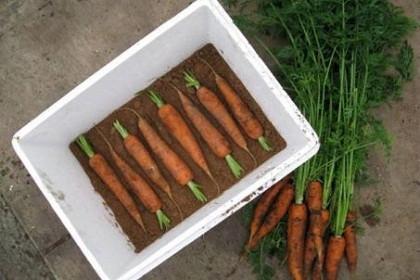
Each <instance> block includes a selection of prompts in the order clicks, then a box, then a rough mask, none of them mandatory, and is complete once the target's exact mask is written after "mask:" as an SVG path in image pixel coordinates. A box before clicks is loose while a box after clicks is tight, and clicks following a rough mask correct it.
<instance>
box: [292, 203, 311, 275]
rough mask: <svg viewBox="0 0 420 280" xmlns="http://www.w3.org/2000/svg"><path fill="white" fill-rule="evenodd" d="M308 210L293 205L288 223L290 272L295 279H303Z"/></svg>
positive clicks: (303, 206) (301, 206) (300, 205)
mask: <svg viewBox="0 0 420 280" xmlns="http://www.w3.org/2000/svg"><path fill="white" fill-rule="evenodd" d="M307 216H308V213H307V209H306V205H305V204H292V205H291V206H290V209H289V219H288V221H287V245H288V246H287V247H288V256H289V257H288V261H289V271H290V274H292V277H293V279H299V280H300V279H303V276H304V271H303V259H304V245H305V244H304V242H305V240H304V239H305V232H306V230H305V229H306V220H307Z"/></svg>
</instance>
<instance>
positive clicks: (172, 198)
mask: <svg viewBox="0 0 420 280" xmlns="http://www.w3.org/2000/svg"><path fill="white" fill-rule="evenodd" d="M168 197H169V199H170V200H171V201H172V203H173V204H174V205H175V207H176V209H177V210H178V213H179V216H180V218H181V221H182V220H184V214H182V211H181V208H180V207H179V205H178V203H177V202H176V201H175V199H174V197H173V196H172V193H169V194H168Z"/></svg>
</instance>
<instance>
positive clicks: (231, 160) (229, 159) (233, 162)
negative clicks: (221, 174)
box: [225, 154, 244, 179]
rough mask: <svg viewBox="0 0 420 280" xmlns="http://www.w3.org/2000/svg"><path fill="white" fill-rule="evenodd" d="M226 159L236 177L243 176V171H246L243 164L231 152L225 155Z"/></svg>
mask: <svg viewBox="0 0 420 280" xmlns="http://www.w3.org/2000/svg"><path fill="white" fill-rule="evenodd" d="M225 159H226V162H227V164H228V165H229V168H230V170H231V171H232V173H233V175H235V177H236V179H238V178H239V177H241V173H242V171H244V169H243V168H242V166H241V165H240V164H239V163H238V162H237V161H236V160H235V159H234V158H233V157H232V155H231V154H228V155H227V156H225Z"/></svg>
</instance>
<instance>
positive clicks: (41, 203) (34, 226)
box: [0, 0, 420, 280]
mask: <svg viewBox="0 0 420 280" xmlns="http://www.w3.org/2000/svg"><path fill="white" fill-rule="evenodd" d="M395 2H396V3H397V4H398V5H401V6H402V7H404V9H405V10H406V11H407V13H408V14H409V15H410V16H412V17H414V18H416V19H417V20H418V21H420V5H419V2H418V0H399V1H395ZM189 3H190V0H160V1H159V0H157V1H154V0H143V1H136V0H123V1H113V0H77V1H76V0H67V1H65V0H0V153H1V155H0V279H97V276H96V275H95V273H94V271H93V270H92V268H91V267H90V265H89V264H88V263H87V261H86V260H85V258H84V257H83V255H82V254H81V252H80V250H79V249H78V248H77V246H76V245H75V243H74V241H73V240H72V238H71V237H70V236H69V234H68V232H67V231H66V229H65V228H64V227H63V225H62V224H61V222H60V221H59V219H58V218H57V217H56V215H55V214H54V212H53V211H52V210H51V208H50V207H49V205H48V203H47V202H46V200H45V199H44V198H43V196H42V194H41V193H40V192H39V191H38V188H37V187H36V185H35V184H34V183H33V181H32V180H31V178H30V177H29V175H28V174H27V172H26V170H25V169H24V168H23V166H22V164H21V163H20V161H19V160H18V158H17V157H16V155H15V154H14V152H13V151H12V148H11V145H10V140H11V138H12V135H13V133H14V132H15V131H16V130H18V129H19V128H20V127H22V126H23V125H24V124H26V123H27V122H28V121H29V120H31V119H32V118H34V117H35V116H37V115H38V114H39V113H40V112H42V111H43V110H45V109H46V108H47V107H49V106H50V105H51V104H52V103H53V102H55V101H56V100H57V99H59V98H60V97H62V96H63V95H65V94H66V93H67V92H68V91H70V90H71V89H72V88H73V87H75V86H76V85H77V84H79V83H80V82H81V81H83V80H84V79H85V78H86V77H88V76H90V75H91V74H92V73H94V72H95V71H96V70H98V69H99V68H101V67H102V66H103V65H105V64H106V63H107V62H109V61H110V60H112V58H114V57H115V56H117V55H118V54H119V53H121V52H122V51H124V50H125V49H127V48H128V47H129V46H131V45H132V44H133V43H135V42H136V41H137V40H139V39H140V38H141V37H143V36H144V35H146V34H147V33H149V32H150V31H152V30H153V29H154V28H156V27H157V26H159V25H160V24H161V23H162V22H164V21H166V20H167V19H169V18H170V17H172V16H173V15H175V14H176V13H177V12H179V11H180V10H182V9H183V8H185V7H186V6H187V5H188V4H189ZM410 42H411V43H412V44H413V46H414V47H415V54H416V67H417V69H418V70H419V68H420V60H419V55H420V32H419V31H417V33H416V34H415V36H414V37H413V38H411V39H410ZM418 72H419V71H418ZM419 91H420V76H419V75H417V76H416V78H415V79H414V81H413V82H411V83H409V84H408V85H407V86H406V88H405V93H404V98H403V99H402V100H399V101H397V102H393V103H392V104H391V106H390V107H387V106H384V107H382V108H380V109H378V110H376V112H375V113H376V114H377V116H378V117H379V118H381V119H382V120H383V121H384V123H385V124H386V126H387V127H388V128H389V130H390V132H391V133H392V134H393V135H394V138H395V145H394V148H393V151H392V157H391V158H390V159H389V160H388V159H386V158H384V157H383V156H382V155H381V153H380V152H376V151H373V152H372V153H371V155H370V158H369V169H370V171H371V174H372V175H373V176H374V178H377V181H376V183H374V184H372V185H370V186H368V187H364V188H363V189H361V191H360V192H359V194H358V200H359V205H360V206H361V207H362V208H363V209H367V208H368V206H369V205H373V201H374V200H375V199H376V198H378V197H379V198H380V199H381V201H382V206H383V213H382V215H381V218H380V221H379V222H378V223H376V224H375V225H371V226H369V225H368V224H366V223H363V225H364V227H365V229H366V230H365V234H364V235H363V236H361V237H359V247H360V250H359V252H360V253H359V268H358V273H357V275H358V279H383V280H388V279H389V280H394V279H420V267H419V266H418V264H419V263H420V241H419V239H418V236H419V234H418V232H419V231H420V222H419V220H418V217H419V215H420V203H418V201H417V200H418V198H419V197H420V173H419V172H418V166H419V164H420V160H419V159H420V154H419V153H420V149H419V148H418V143H419V141H418V139H420V96H419V94H418V92H419ZM246 235H247V229H246V228H245V227H244V225H243V224H242V222H241V213H237V214H236V215H234V216H232V217H230V218H229V219H227V220H226V221H225V222H223V223H222V224H220V225H219V226H217V227H216V228H215V229H213V230H211V231H210V232H208V233H207V234H206V235H205V236H203V237H202V238H200V239H198V240H197V241H195V242H194V243H193V244H191V245H190V246H188V247H187V248H185V249H183V250H182V251H181V252H179V253H178V254H176V255H175V256H173V257H172V258H170V259H169V260H168V261H167V262H165V263H164V264H162V265H161V266H160V267H158V268H156V269H155V270H153V271H152V272H151V273H149V274H148V275H147V276H145V277H144V279H148V280H155V279H169V280H175V279H177V280H178V279H241V280H244V279H255V276H254V275H253V274H252V268H251V267H250V266H249V265H248V264H247V263H246V262H243V263H241V264H240V265H237V263H236V260H237V257H238V254H239V252H240V250H241V246H242V244H243V243H244V242H245V240H246ZM286 275H288V273H287V271H286V269H278V272H277V276H278V277H279V278H280V277H281V276H286ZM284 278H285V279H287V277H284Z"/></svg>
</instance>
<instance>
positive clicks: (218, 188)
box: [207, 172, 220, 196]
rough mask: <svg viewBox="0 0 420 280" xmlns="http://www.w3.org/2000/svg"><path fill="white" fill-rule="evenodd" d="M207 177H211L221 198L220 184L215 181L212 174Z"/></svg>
mask: <svg viewBox="0 0 420 280" xmlns="http://www.w3.org/2000/svg"><path fill="white" fill-rule="evenodd" d="M207 175H208V176H209V177H210V179H211V180H212V181H213V183H214V185H215V186H216V189H217V195H218V196H219V195H220V186H219V184H218V183H217V181H216V179H214V177H213V175H211V173H210V172H209V173H207Z"/></svg>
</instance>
